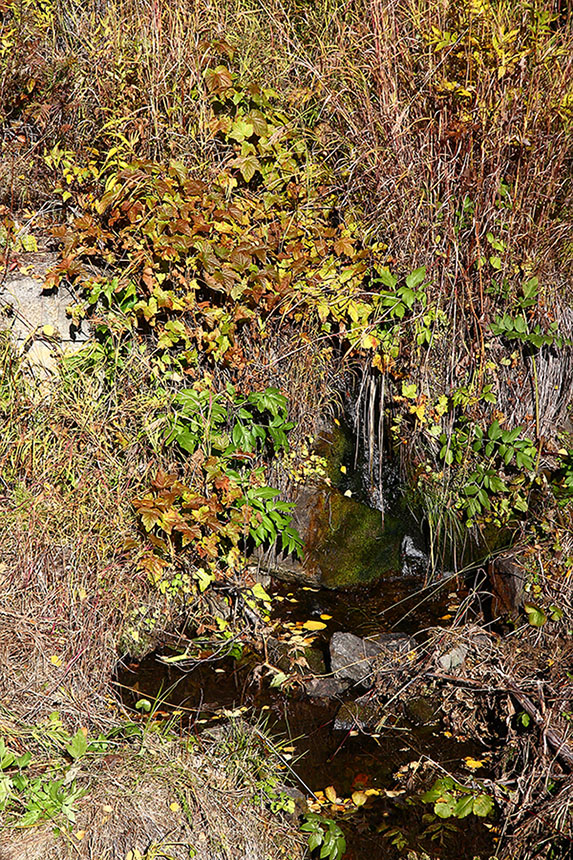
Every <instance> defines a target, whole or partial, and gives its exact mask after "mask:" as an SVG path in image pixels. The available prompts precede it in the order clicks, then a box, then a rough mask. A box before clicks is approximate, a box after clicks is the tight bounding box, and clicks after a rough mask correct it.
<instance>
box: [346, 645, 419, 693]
mask: <svg viewBox="0 0 573 860" xmlns="http://www.w3.org/2000/svg"><path fill="white" fill-rule="evenodd" d="M414 647H415V642H414V641H413V640H412V639H411V638H410V637H409V636H403V635H402V634H400V633H379V634H378V635H377V636H372V637H371V638H369V639H361V638H360V636H355V635H354V634H353V633H335V634H334V635H333V637H332V639H331V640H330V668H331V671H332V673H333V675H334V677H335V678H348V679H349V680H351V681H354V683H356V684H362V685H365V686H369V685H370V684H371V681H372V672H373V669H374V665H375V663H376V659H377V658H380V657H381V656H384V655H385V656H387V657H388V658H389V659H390V660H392V661H395V660H396V658H397V657H400V656H402V655H404V654H407V653H408V651H411V650H412V648H414Z"/></svg>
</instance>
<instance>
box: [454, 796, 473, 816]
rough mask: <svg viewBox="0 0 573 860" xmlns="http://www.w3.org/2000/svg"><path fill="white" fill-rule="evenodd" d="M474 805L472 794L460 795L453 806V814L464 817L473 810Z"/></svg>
mask: <svg viewBox="0 0 573 860" xmlns="http://www.w3.org/2000/svg"><path fill="white" fill-rule="evenodd" d="M473 805H474V797H473V795H471V794H470V795H467V796H466V797H460V799H459V800H458V801H457V803H456V805H455V807H454V815H455V817H456V818H466V816H468V815H470V814H471V813H472V812H473Z"/></svg>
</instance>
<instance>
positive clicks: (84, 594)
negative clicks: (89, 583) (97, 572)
mask: <svg viewBox="0 0 573 860" xmlns="http://www.w3.org/2000/svg"><path fill="white" fill-rule="evenodd" d="M78 596H79V598H80V600H85V599H86V597H87V596H88V593H87V591H86V590H85V588H78Z"/></svg>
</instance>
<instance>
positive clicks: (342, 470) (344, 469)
mask: <svg viewBox="0 0 573 860" xmlns="http://www.w3.org/2000/svg"><path fill="white" fill-rule="evenodd" d="M340 471H341V472H342V474H343V475H346V466H341V467H340Z"/></svg>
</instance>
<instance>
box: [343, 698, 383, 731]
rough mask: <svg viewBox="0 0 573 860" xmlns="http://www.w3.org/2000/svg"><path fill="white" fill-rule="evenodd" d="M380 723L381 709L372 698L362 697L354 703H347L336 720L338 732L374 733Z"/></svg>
mask: <svg viewBox="0 0 573 860" xmlns="http://www.w3.org/2000/svg"><path fill="white" fill-rule="evenodd" d="M379 722H380V707H379V705H378V703H377V702H376V700H374V699H373V698H372V696H369V695H366V696H361V697H360V698H359V699H356V700H355V701H354V702H345V703H344V704H343V705H341V706H340V709H339V711H338V713H337V715H336V717H335V720H334V730H335V731H338V732H351V731H355V730H358V731H361V732H372V731H374V730H375V729H376V726H377V725H378V723H379Z"/></svg>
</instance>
